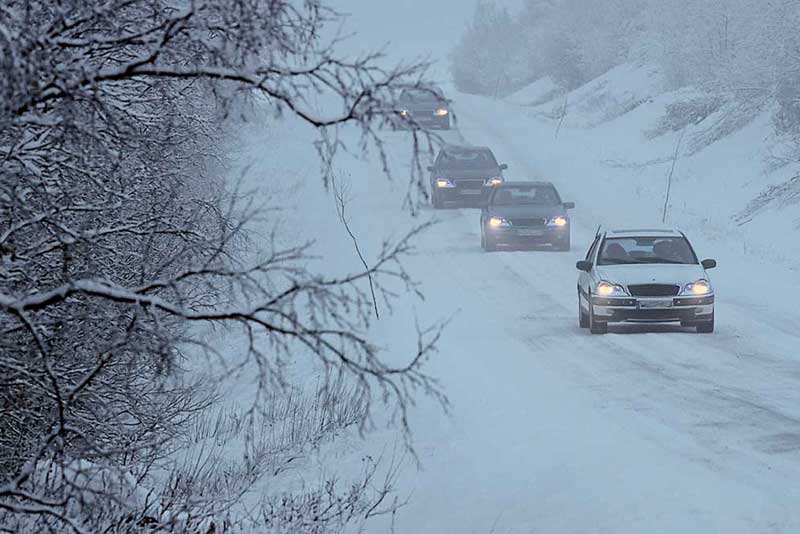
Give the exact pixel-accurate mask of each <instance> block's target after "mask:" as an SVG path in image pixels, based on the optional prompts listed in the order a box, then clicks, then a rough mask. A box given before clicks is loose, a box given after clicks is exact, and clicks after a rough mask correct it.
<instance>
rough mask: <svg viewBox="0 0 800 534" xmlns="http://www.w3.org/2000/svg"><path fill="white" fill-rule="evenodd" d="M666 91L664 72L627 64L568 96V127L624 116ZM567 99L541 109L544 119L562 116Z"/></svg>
mask: <svg viewBox="0 0 800 534" xmlns="http://www.w3.org/2000/svg"><path fill="white" fill-rule="evenodd" d="M663 92H664V78H663V75H662V74H661V72H660V71H659V70H658V69H657V68H655V67H653V66H649V65H644V66H643V65H636V64H632V63H626V64H623V65H620V66H618V67H615V68H613V69H611V70H610V71H608V72H607V73H606V74H604V75H602V76H600V77H599V78H597V79H595V80H592V81H591V82H589V83H587V84H586V85H584V86H582V87H580V88H578V89H576V90H575V91H572V92H571V93H569V95H567V97H566V104H567V105H566V116H565V122H564V125H565V126H567V125H568V126H576V127H590V126H596V125H598V124H601V123H603V122H606V121H609V120H612V119H614V118H616V117H619V116H621V115H624V114H626V113H628V112H630V111H632V110H633V109H636V108H637V107H639V106H640V105H642V104H644V103H646V102H649V101H651V100H652V99H653V98H655V97H656V96H658V95H659V94H661V93H663ZM563 109H564V100H562V99H557V100H554V101H551V102H549V103H547V104H545V105H544V106H541V108H539V112H540V113H542V114H543V115H545V116H549V117H554V118H558V117H561V115H562V113H563Z"/></svg>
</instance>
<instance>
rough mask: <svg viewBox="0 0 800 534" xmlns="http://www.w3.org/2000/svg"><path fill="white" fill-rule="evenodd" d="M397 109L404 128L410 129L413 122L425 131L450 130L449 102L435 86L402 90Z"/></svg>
mask: <svg viewBox="0 0 800 534" xmlns="http://www.w3.org/2000/svg"><path fill="white" fill-rule="evenodd" d="M397 107H398V110H397V112H398V113H399V115H400V117H401V118H402V119H404V121H403V124H404V125H405V126H406V127H410V126H411V124H412V121H413V123H416V124H417V125H419V126H420V127H422V128H426V129H436V130H449V129H450V101H449V100H448V99H447V98H446V97H445V96H444V92H443V91H442V90H441V89H440V88H438V87H436V86H431V87H427V88H414V89H406V90H404V91H403V92H402V93H401V94H400V98H399V100H398V102H397Z"/></svg>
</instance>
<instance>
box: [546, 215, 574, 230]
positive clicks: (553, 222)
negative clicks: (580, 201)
mask: <svg viewBox="0 0 800 534" xmlns="http://www.w3.org/2000/svg"><path fill="white" fill-rule="evenodd" d="M567 224H569V220H568V219H567V218H566V217H564V216H562V215H559V216H558V217H553V218H552V219H550V220H549V221H547V226H556V227H558V228H562V227H564V226H566V225H567Z"/></svg>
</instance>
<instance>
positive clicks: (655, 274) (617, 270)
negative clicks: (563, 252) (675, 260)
mask: <svg viewBox="0 0 800 534" xmlns="http://www.w3.org/2000/svg"><path fill="white" fill-rule="evenodd" d="M595 273H596V274H597V276H598V277H599V279H601V280H606V281H608V282H613V283H615V284H622V285H625V286H627V285H631V284H675V285H679V286H681V287H683V286H684V285H686V284H689V283H691V282H694V281H695V280H699V279H701V278H706V279H707V278H708V276H707V275H706V271H705V269H703V266H702V265H673V264H652V263H648V264H642V265H600V266H597V267H596V268H595Z"/></svg>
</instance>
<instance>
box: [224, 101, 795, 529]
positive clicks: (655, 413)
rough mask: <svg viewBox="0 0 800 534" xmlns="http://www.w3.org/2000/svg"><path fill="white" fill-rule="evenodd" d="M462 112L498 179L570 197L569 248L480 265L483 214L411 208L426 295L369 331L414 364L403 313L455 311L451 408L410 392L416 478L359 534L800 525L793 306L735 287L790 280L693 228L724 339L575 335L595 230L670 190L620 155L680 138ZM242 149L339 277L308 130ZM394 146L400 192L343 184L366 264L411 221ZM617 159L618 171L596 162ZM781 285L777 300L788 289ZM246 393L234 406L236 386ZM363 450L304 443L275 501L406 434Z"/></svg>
mask: <svg viewBox="0 0 800 534" xmlns="http://www.w3.org/2000/svg"><path fill="white" fill-rule="evenodd" d="M456 105H457V111H458V115H459V118H460V127H461V132H460V133H461V134H462V135H463V136H464V137H465V138H466V139H467V140H468V141H470V142H473V143H478V144H488V145H490V146H492V148H493V149H494V150H495V151H496V153H497V154H498V157H499V158H500V159H502V160H503V161H505V162H508V163H509V164H510V165H511V168H510V170H509V176H510V177H515V178H526V177H537V178H538V177H547V178H550V179H553V180H554V181H556V183H558V185H559V187H560V189H561V190H562V193H563V195H564V196H565V198H566V199H568V200H575V201H577V202H578V209H577V210H576V212H575V221H576V223H577V224H576V227H575V232H576V234H575V240H574V243H575V246H576V250H574V251H573V252H572V253H567V254H561V253H550V252H535V251H534V252H529V251H520V252H501V253H497V254H484V253H483V252H482V251H481V250H480V248H479V238H478V227H477V213H476V212H475V211H474V210H445V211H442V212H439V213H436V214H434V213H432V212H431V211H425V212H424V213H423V214H422V215H421V217H420V219H421V220H427V218H429V217H436V218H438V219H439V220H440V224H439V225H438V226H436V227H435V228H434V229H433V230H431V231H430V232H428V233H426V234H424V235H423V236H422V237H421V238H420V240H419V242H418V244H419V254H417V255H416V256H414V257H413V258H411V259H410V261H409V268H410V271H411V273H412V275H415V276H416V277H417V278H419V279H420V280H421V281H422V282H423V284H424V285H423V287H422V289H423V291H424V293H425V294H426V300H425V301H424V302H421V301H419V300H417V299H414V298H411V297H408V296H404V297H403V299H402V300H401V301H400V302H399V303H398V305H397V307H396V308H395V309H394V313H393V314H391V315H388V314H384V316H383V317H384V318H383V319H382V320H381V321H378V322H376V324H375V325H374V328H373V334H374V335H375V339H377V340H379V341H380V343H381V344H382V345H384V346H386V347H390V350H389V352H388V353H387V357H388V358H389V359H391V360H392V361H398V362H400V361H403V358H405V357H407V355H408V353H409V350H413V346H412V345H413V343H411V339H412V336H409V333H410V332H409V325H413V321H414V319H415V317H419V320H420V321H421V322H422V323H423V324H424V323H426V322H430V321H433V320H436V319H439V318H442V317H446V316H450V315H451V314H454V315H453V320H452V323H451V325H450V328H448V330H447V335H446V337H445V338H444V340H443V344H442V347H441V352H440V355H439V357H438V358H436V359H434V360H432V361H431V362H430V370H431V371H432V373H433V374H434V375H435V376H437V377H439V378H440V380H441V381H442V383H443V385H444V386H445V388H446V390H447V393H448V394H449V396H450V399H451V401H452V412H451V416H449V417H448V416H446V415H444V414H443V413H442V411H441V409H440V408H439V406H438V405H437V404H436V403H435V402H432V401H431V400H430V399H425V398H421V399H420V401H419V403H418V405H417V407H416V408H415V409H414V412H413V414H412V425H413V430H414V436H415V439H416V441H415V444H416V448H417V452H418V453H419V455H420V460H421V462H422V469H421V471H417V470H416V469H414V467H413V465H410V466H407V468H406V469H405V470H404V471H402V473H401V478H400V481H399V493H398V495H399V496H400V497H401V498H404V497H405V496H410V501H409V504H408V506H407V507H404V508H402V509H401V511H400V513H399V514H398V515H397V516H396V517H394V518H392V517H386V518H383V519H382V520H381V522H378V523H375V524H373V525H372V526H371V528H370V530H368V532H376V533H378V532H386V531H387V530H388V528H389V524H390V523H391V522H392V521H394V523H395V525H396V531H397V532H419V533H441V532H465V533H470V532H474V533H487V532H491V531H492V529H493V528H494V531H495V532H503V533H506V532H508V533H523V532H524V533H529V532H548V533H568V532H569V533H571V532H575V533H579V532H580V533H584V532H614V533H626V532H630V533H638V532H669V531H678V532H698V533H705V532H734V533H736V532H742V533H744V532H765V531H766V532H769V531H774V532H791V531H793V530H794V529H796V528H797V527H798V526H800V513H798V511H797V510H796V506H795V504H796V502H797V499H798V497H800V494H798V491H797V490H796V487H795V484H794V481H795V480H796V479H797V477H798V475H800V469H798V461H799V460H800V445H799V444H800V438H798V437H797V436H800V410H798V408H797V406H798V405H799V403H798V400H800V398H798V397H799V396H800V394H798V391H800V388H798V385H800V384H798V380H799V379H798V377H800V361H798V359H797V357H796V354H795V348H796V346H797V337H796V334H795V331H796V328H793V326H792V323H791V319H789V320H785V319H783V317H784V314H788V315H786V316H787V317H789V318H791V317H792V315H791V314H790V312H791V311H792V310H791V308H790V306H791V303H790V302H787V303H786V309H783V308H781V306H780V305H774V304H773V301H772V300H769V299H768V298H767V296H768V295H769V294H770V293H760V292H750V291H748V292H742V291H741V286H742V285H743V284H745V283H746V284H756V285H757V287H758V284H773V283H774V284H776V285H779V284H787V283H789V282H790V279H789V278H787V277H788V276H789V274H790V273H789V272H787V271H786V270H785V267H782V266H773V267H774V269H775V270H774V271H772V270H770V266H769V265H767V264H765V263H764V262H759V261H758V258H757V257H754V256H747V257H746V258H745V259H746V260H747V261H742V259H741V258H740V256H741V253H740V252H739V251H738V250H737V249H736V240H735V239H728V238H727V237H725V235H726V234H725V233H724V232H714V231H708V230H706V229H703V228H699V227H697V228H695V227H693V225H686V226H685V227H686V228H687V230H690V233H691V237H692V238H693V240H694V241H695V242H696V243H697V244H698V248H699V249H700V250H701V253H705V252H707V254H706V255H715V256H717V257H718V258H719V259H720V263H721V266H720V269H719V271H717V272H715V273H714V275H715V277H714V281H715V284H716V285H717V288H718V291H719V292H720V294H721V302H720V308H719V311H720V325H719V326H720V331H719V333H718V334H717V335H715V336H710V337H701V336H696V335H693V334H688V333H685V332H683V331H681V330H680V329H677V328H673V327H666V328H655V329H646V328H645V329H637V328H633V329H614V330H612V334H610V335H609V336H606V337H605V338H602V339H601V338H596V337H591V336H589V335H588V334H586V333H585V332H583V331H581V330H579V329H578V327H577V319H576V317H575V315H576V313H575V307H576V301H575V295H574V286H575V271H574V262H575V260H576V259H577V258H578V257H579V256H581V255H582V252H583V249H584V248H585V245H587V244H588V240H589V239H590V238H591V236H592V235H593V232H594V227H595V224H596V223H597V222H598V221H605V222H607V223H608V224H625V225H627V224H637V225H638V224H648V225H650V224H654V223H655V222H657V221H655V220H654V214H659V213H660V212H659V211H658V208H659V202H658V199H659V198H660V197H659V195H660V193H661V189H660V188H658V187H656V186H655V185H654V183H655V182H656V181H657V178H658V177H663V176H664V175H663V174H662V173H663V171H664V169H663V166H661V165H655V166H649V167H645V168H644V169H645V171H643V170H642V169H641V168H637V167H631V168H629V167H626V164H627V163H628V162H630V161H631V159H623V160H620V159H619V156H620V154H622V155H625V154H630V153H633V154H637V155H639V154H640V151H641V150H644V151H649V152H644V153H642V154H641V155H642V156H643V158H642V159H644V160H647V159H648V158H649V157H650V156H651V155H654V154H656V153H660V152H659V150H661V149H664V150H666V151H667V152H666V153H669V152H668V148H669V147H670V145H671V141H672V140H664V141H663V142H662V143H663V144H662V145H659V146H657V147H655V148H653V146H651V145H650V144H648V143H646V142H645V141H644V140H643V138H641V136H639V135H638V134H634V133H631V130H628V129H626V128H623V127H622V126H621V125H620V124H619V123H617V124H616V126H615V124H614V123H610V124H609V125H607V126H608V128H609V130H606V131H602V130H584V129H580V128H575V127H572V126H569V125H568V126H567V127H565V128H564V129H563V130H562V132H561V133H560V134H559V137H558V139H555V138H554V135H553V132H554V124H553V123H552V121H547V120H543V119H541V118H537V117H535V116H527V115H525V114H520V113H519V108H518V107H515V106H512V105H509V104H504V103H501V102H494V101H490V100H487V99H482V98H478V97H469V96H466V95H457V96H456ZM630 119H631V117H628V116H623V117H621V118H620V119H618V120H619V121H625V120H630ZM612 126H615V128H612ZM601 128H603V127H601ZM247 135H249V136H251V137H248V145H249V146H248V148H247V150H246V151H245V152H243V154H242V159H241V161H242V163H243V165H246V164H247V163H252V164H253V165H252V169H253V170H254V171H256V172H254V173H250V174H248V176H250V177H253V178H254V179H255V180H256V182H257V181H258V180H264V181H265V182H264V183H267V182H266V181H267V180H276V179H275V176H280V177H284V176H285V177H286V178H285V183H287V185H288V184H291V186H289V187H288V188H287V189H289V191H288V198H289V200H287V201H285V202H284V203H283V204H282V206H283V210H282V211H280V212H278V213H279V216H280V217H281V225H282V226H283V227H284V228H286V229H288V230H290V231H291V232H292V235H293V236H296V237H298V238H302V237H304V236H312V235H313V236H316V237H317V238H318V250H319V252H320V253H322V254H324V255H325V258H326V260H325V261H326V262H327V263H326V268H330V270H331V272H341V271H344V270H352V269H357V268H358V265H359V264H358V258H357V256H356V255H355V254H354V252H353V250H352V243H351V242H350V241H349V240H348V238H347V235H346V233H345V232H344V229H343V228H342V227H341V225H340V224H339V223H338V221H337V219H336V212H335V207H334V204H333V200H332V198H331V197H330V195H329V194H327V193H325V191H324V190H323V189H322V188H321V185H320V183H319V181H318V178H317V176H318V174H317V173H316V159H315V158H312V157H311V156H310V154H312V153H313V147H311V146H310V145H309V144H308V142H309V139H310V138H309V132H307V131H305V130H303V129H296V128H295V127H294V126H293V125H291V124H286V125H283V126H282V128H281V129H279V130H278V131H277V132H276V131H274V130H273V131H269V132H265V131H261V132H259V130H258V129H257V128H255V129H254V131H252V132H247ZM276 135H277V137H275V136H276ZM386 138H387V141H388V142H389V145H388V146H390V147H391V154H390V156H391V157H392V159H393V163H394V164H395V166H396V168H397V169H398V172H397V173H396V179H395V181H394V182H387V181H386V180H385V179H384V178H383V177H382V176H381V173H380V166H379V163H378V162H377V161H376V160H375V158H374V157H373V158H369V159H367V160H360V159H355V158H349V157H346V156H344V157H343V158H342V159H341V160H340V161H339V166H340V168H339V171H340V173H339V174H340V176H341V177H342V178H343V180H345V181H347V182H349V183H350V187H351V189H350V191H351V203H350V207H349V212H350V214H351V221H350V223H351V226H352V228H353V230H354V233H355V234H356V235H357V236H358V237H359V240H360V242H361V244H362V246H363V248H364V250H365V252H366V254H367V255H368V256H369V255H371V254H374V253H375V251H376V250H377V248H378V247H379V246H380V243H381V241H382V239H383V238H385V237H386V236H387V235H392V234H394V235H397V234H399V233H402V232H403V231H405V230H407V229H409V228H411V227H412V226H414V225H415V224H417V223H418V222H419V220H414V219H413V218H412V217H411V216H410V215H409V213H408V211H406V210H404V209H403V208H402V198H403V196H404V194H405V192H406V182H405V175H404V174H403V169H404V165H406V164H407V162H408V145H407V143H406V142H405V141H404V134H402V133H400V132H387V133H386ZM452 139H453V140H457V139H458V134H457V133H456V132H453V135H452ZM657 143H658V142H657ZM254 155H255V156H256V157H254ZM609 159H612V160H614V161H617V162H619V161H622V162H625V164H623V165H607V164H604V163H603V162H604V161H607V160H609ZM681 168H683V167H679V169H681ZM677 172H678V173H680V172H681V171H677ZM646 173H650V174H646ZM679 176H680V174H679ZM662 180H663V178H662ZM277 181H279V182H283V181H284V180H283V179H282V178H281V179H278V180H277ZM662 183H663V181H662ZM677 183H678V184H681V181H680V178H679V180H678V182H677ZM631 184H634V185H633V186H631ZM678 191H680V188H679V189H678ZM677 198H681V197H680V196H678V197H677ZM685 198H687V203H688V199H690V198H693V197H689V196H685ZM634 201H635V202H634ZM676 205H677V206H678V207H679V209H683V208H682V207H681V205H680V204H676ZM691 206H694V205H693V204H690V203H689V204H687V208H686V209H687V210H688V209H689V208H690V207H691ZM720 209H721V210H723V209H725V210H727V211H732V208H731V207H730V206H722V207H721V208H720ZM673 213H678V212H677V211H673ZM718 220H723V219H718ZM681 226H684V225H681ZM725 228H726V229H727V228H729V227H728V226H725ZM712 230H713V228H712ZM751 260H752V261H751ZM781 272H782V274H781ZM748 287H752V285H749V286H748ZM762 287H763V286H762ZM787 287H788V286H784V287H783V290H782V293H784V294H785V293H786V292H787V291H789V292H791V291H792V289H788V290H787ZM795 291H796V289H795ZM754 309H755V310H758V314H755V315H756V316H754V314H753V313H752V311H753V310H754ZM312 371H313V369H309V368H308V367H304V366H303V365H302V364H301V365H298V367H297V373H298V376H300V377H301V378H302V377H303V376H306V377H307V378H308V379H313V374H312ZM243 383H244V382H241V383H239V384H237V386H236V387H237V388H238V389H237V392H239V393H245V392H246V390H245V389H244V388H242V387H241V386H242V384H243ZM356 439H357V437H356V436H351V437H349V438H347V439H344V440H342V441H340V442H339V443H338V444H337V445H335V446H333V447H319V448H316V449H313V450H312V451H311V452H310V453H309V454H308V455H307V457H306V458H304V459H303V460H302V462H301V463H300V464H298V465H299V467H298V468H296V469H295V470H292V471H291V472H289V473H287V476H286V477H284V478H281V479H279V480H278V481H277V484H276V485H274V486H273V487H271V488H267V489H269V490H271V491H275V490H277V491H280V490H283V489H284V488H297V487H302V485H303V481H304V479H305V480H309V479H310V477H315V476H317V475H316V474H315V473H318V471H317V469H318V468H322V469H330V466H336V468H337V469H340V472H341V473H345V474H346V473H348V472H349V473H355V472H357V469H358V466H359V463H360V461H361V458H363V457H365V456H372V457H378V456H380V455H381V454H385V453H386V452H387V451H391V450H393V446H394V444H395V443H396V439H397V435H396V433H394V432H391V431H390V432H382V431H379V432H375V433H372V434H369V435H367V437H366V441H364V442H361V441H355V440H356ZM384 521H385V522H384Z"/></svg>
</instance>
